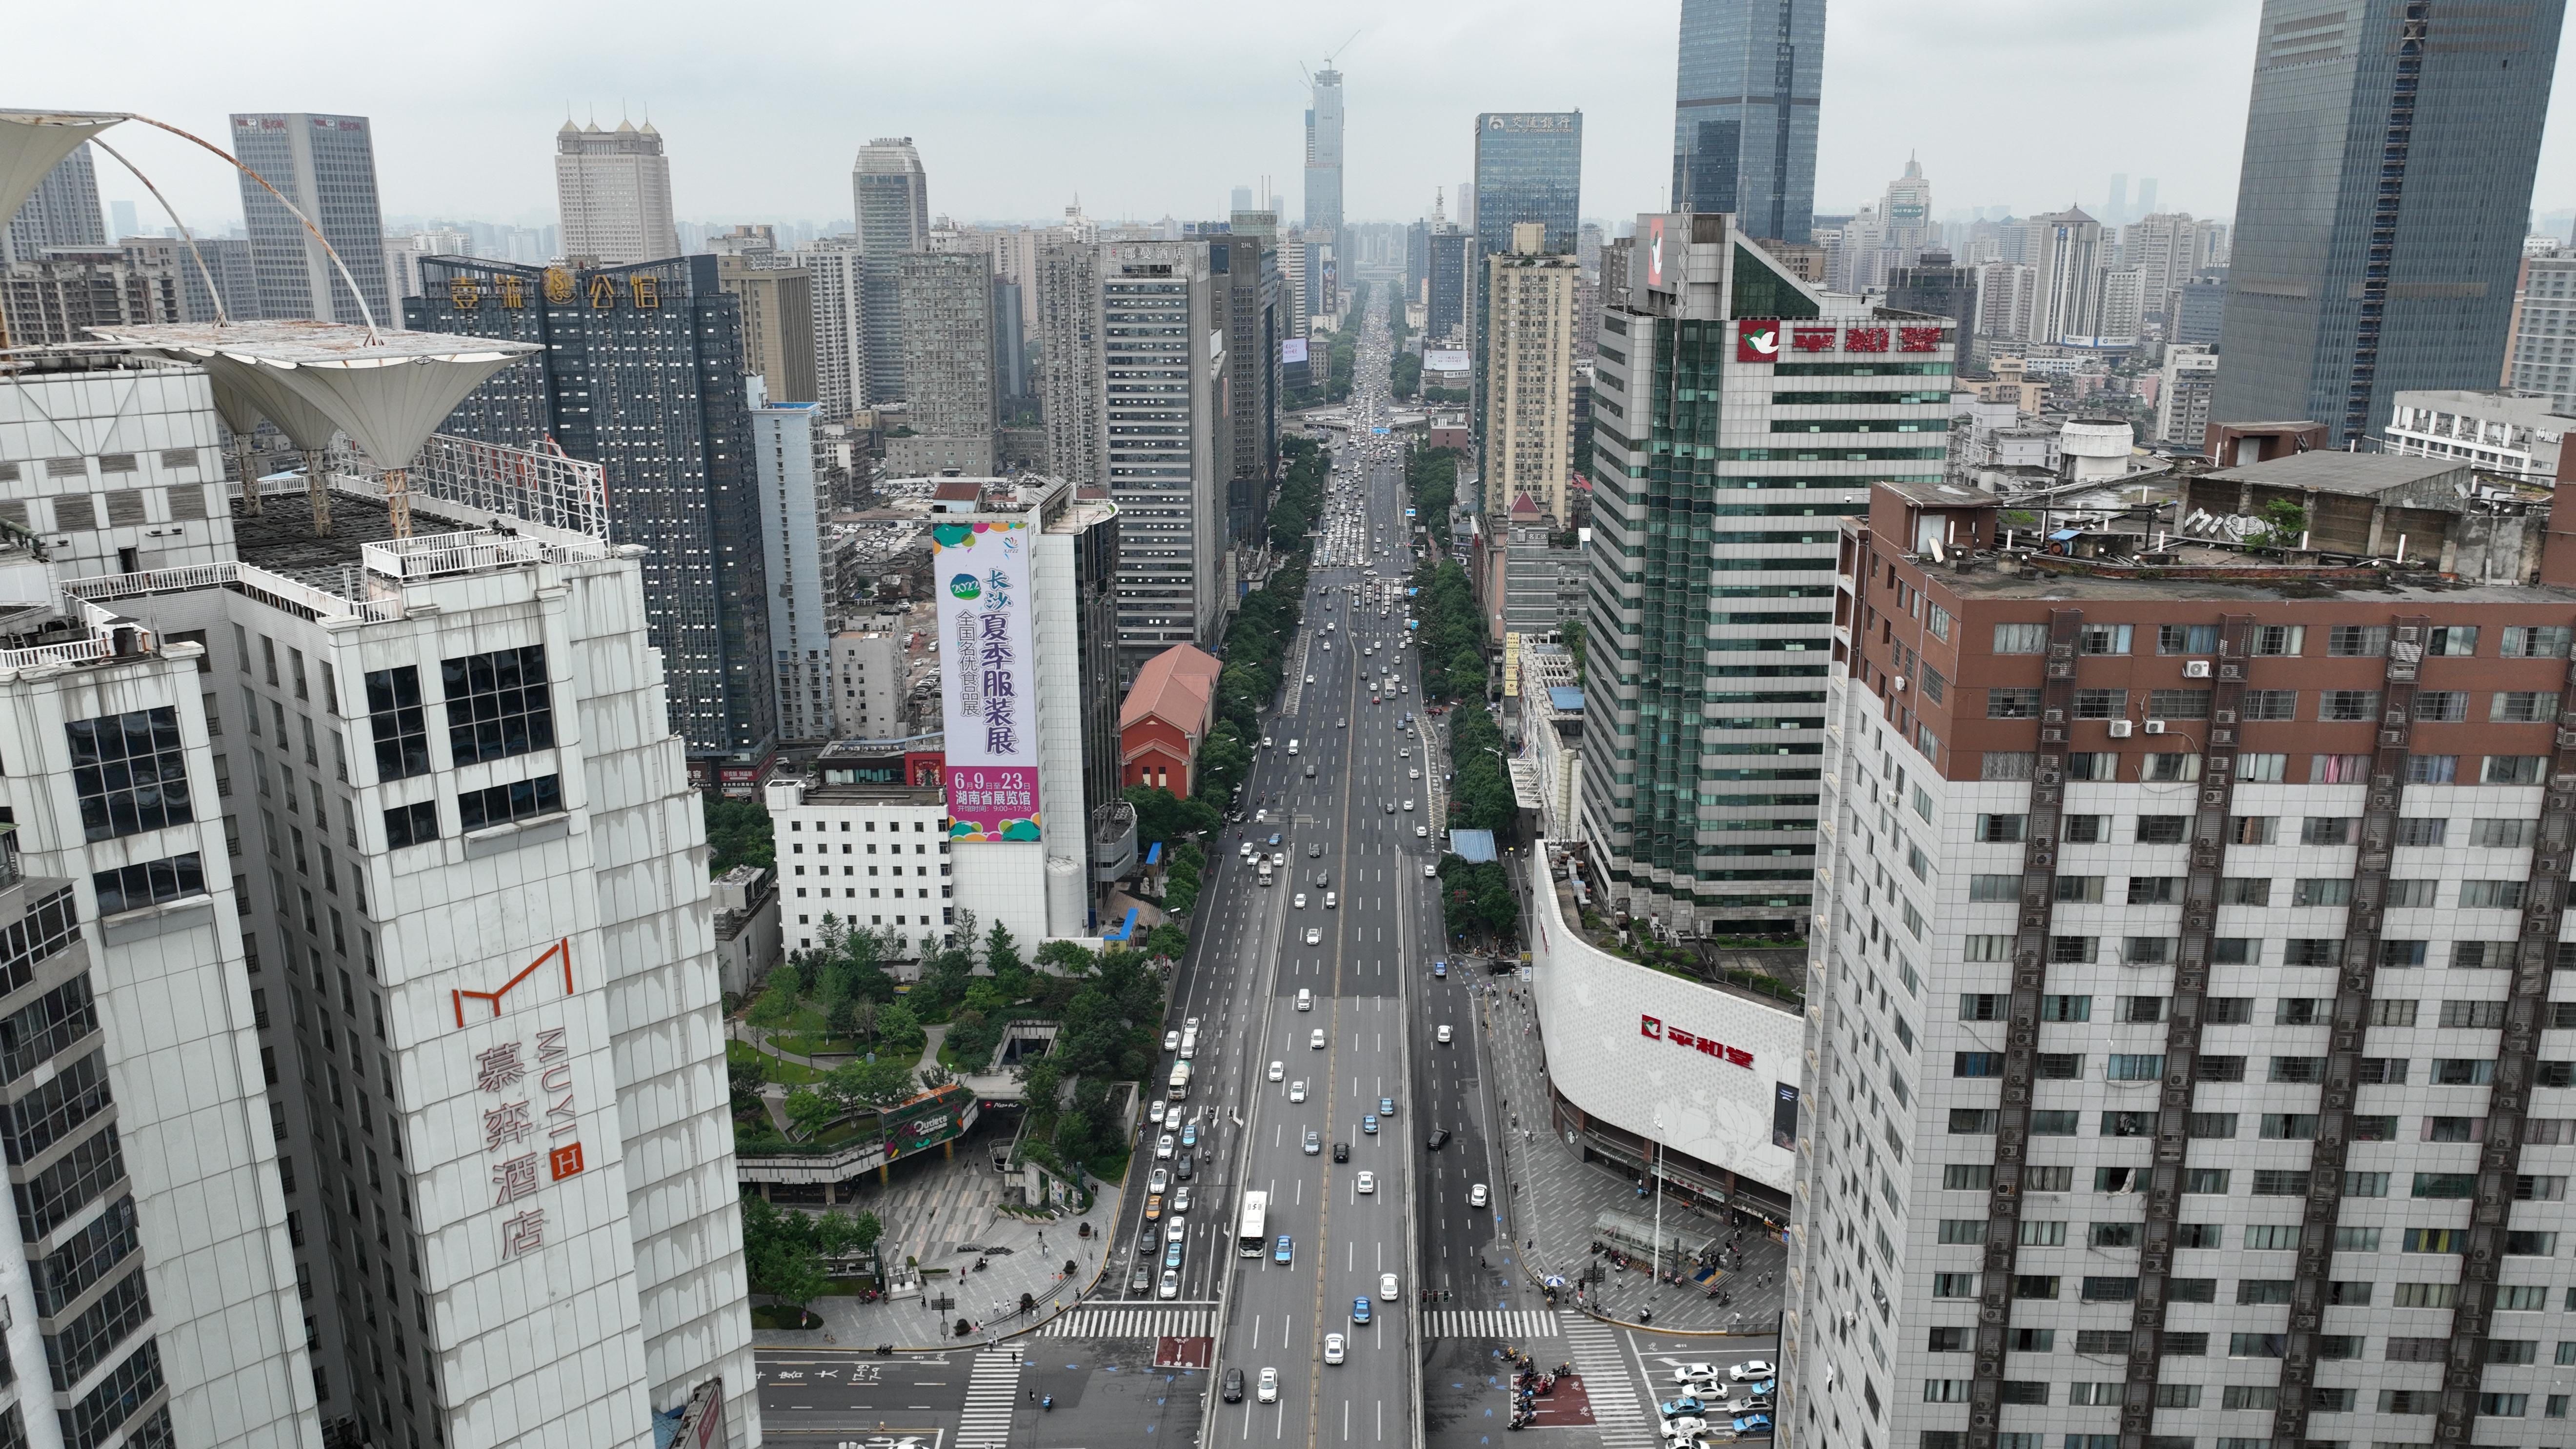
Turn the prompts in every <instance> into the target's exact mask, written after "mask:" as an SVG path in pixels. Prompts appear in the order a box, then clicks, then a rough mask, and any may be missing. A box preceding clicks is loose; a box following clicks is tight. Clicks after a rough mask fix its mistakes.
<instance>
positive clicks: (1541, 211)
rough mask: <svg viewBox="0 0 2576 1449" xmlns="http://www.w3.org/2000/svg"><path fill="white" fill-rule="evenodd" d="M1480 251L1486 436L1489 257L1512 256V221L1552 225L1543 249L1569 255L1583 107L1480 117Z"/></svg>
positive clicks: (1475, 262) (1576, 221)
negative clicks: (1487, 267)
mask: <svg viewBox="0 0 2576 1449" xmlns="http://www.w3.org/2000/svg"><path fill="white" fill-rule="evenodd" d="M1475 189H1476V213H1475V248H1476V250H1475V253H1474V255H1472V256H1470V257H1467V258H1466V259H1465V265H1466V268H1467V273H1468V275H1467V285H1468V286H1470V287H1472V288H1474V289H1475V297H1476V306H1475V319H1474V320H1475V359H1474V361H1475V369H1474V377H1475V379H1476V380H1475V382H1474V384H1473V386H1474V388H1475V414H1476V436H1477V438H1478V439H1479V440H1480V441H1481V440H1482V439H1483V437H1484V422H1485V398H1484V375H1485V347H1486V344H1485V318H1486V309H1487V298H1486V291H1487V285H1486V283H1487V279H1486V275H1485V258H1487V257H1490V256H1496V255H1508V254H1509V253H1510V252H1511V250H1512V227H1513V226H1514V225H1515V224H1517V223H1520V222H1525V221H1534V222H1537V223H1539V224H1540V225H1541V226H1544V227H1545V228H1547V234H1546V237H1545V240H1544V241H1543V243H1542V244H1541V246H1540V247H1539V251H1540V253H1541V254H1543V255H1544V254H1548V253H1554V252H1566V253H1571V252H1572V251H1573V250H1574V242H1575V236H1576V233H1577V232H1578V231H1579V230H1580V229H1581V227H1582V216H1581V212H1582V208H1583V113H1582V112H1581V111H1489V112H1486V113H1485V114H1483V115H1480V116H1478V117H1477V118H1476V183H1475Z"/></svg>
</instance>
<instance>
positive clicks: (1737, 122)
mask: <svg viewBox="0 0 2576 1449" xmlns="http://www.w3.org/2000/svg"><path fill="white" fill-rule="evenodd" d="M1824 76H1825V0H1683V3H1682V19H1681V50H1680V66H1679V84H1678V86H1677V88H1676V94H1675V96H1674V101H1673V194H1672V198H1671V200H1672V205H1673V209H1674V210H1675V211H1697V212H1733V213H1735V214H1736V216H1737V217H1738V218H1739V221H1738V224H1739V225H1741V226H1742V227H1744V228H1745V230H1747V231H1749V232H1751V233H1752V234H1753V235H1755V236H1757V237H1767V238H1769V239H1771V240H1774V241H1789V242H1803V241H1805V240H1807V239H1808V232H1809V229H1810V227H1811V226H1812V224H1813V223H1812V218H1813V216H1814V214H1815V209H1816V114H1817V107H1818V105H1819V103H1820V101H1821V98H1822V95H1823V89H1824Z"/></svg>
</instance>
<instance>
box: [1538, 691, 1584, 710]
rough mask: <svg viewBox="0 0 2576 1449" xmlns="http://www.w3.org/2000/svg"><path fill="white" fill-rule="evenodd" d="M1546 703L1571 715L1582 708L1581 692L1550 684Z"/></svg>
mask: <svg viewBox="0 0 2576 1449" xmlns="http://www.w3.org/2000/svg"><path fill="white" fill-rule="evenodd" d="M1547 702H1548V703H1550V704H1552V705H1555V706H1556V707H1557V708H1558V709H1561V710H1564V711H1566V712H1568V713H1573V712H1575V711H1578V710H1580V709H1582V708H1583V691H1582V690H1579V689H1573V688H1569V687H1568V686H1566V685H1562V684H1551V685H1549V686H1548V687H1547Z"/></svg>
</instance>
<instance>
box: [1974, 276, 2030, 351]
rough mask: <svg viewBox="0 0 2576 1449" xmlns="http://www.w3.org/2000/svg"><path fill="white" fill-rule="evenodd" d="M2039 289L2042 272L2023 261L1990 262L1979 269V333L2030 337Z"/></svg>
mask: <svg viewBox="0 0 2576 1449" xmlns="http://www.w3.org/2000/svg"><path fill="white" fill-rule="evenodd" d="M2038 291H2039V271H2038V269H2037V268H2035V267H2030V266H2026V265H2024V264H2022V263H2020V262H1988V263H1986V264H1985V265H1983V266H1981V267H1979V268H1977V335H1978V336H1980V337H1992V338H1995V339H1997V340H1999V341H2011V342H2022V341H2026V340H2028V338H2029V337H2030V328H2031V320H2030V319H2031V313H2032V312H2033V311H2034V310H2036V308H2037V306H2038V301H2039V297H2038Z"/></svg>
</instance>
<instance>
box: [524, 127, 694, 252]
mask: <svg viewBox="0 0 2576 1449" xmlns="http://www.w3.org/2000/svg"><path fill="white" fill-rule="evenodd" d="M555 206H556V208H557V210H558V211H560V212H561V213H562V216H563V254H564V255H565V256H566V257H570V258H574V259H576V260H586V261H588V262H589V263H590V264H591V265H594V266H604V267H622V266H631V265H633V264H634V263H637V262H658V261H661V260H662V259H663V258H665V257H676V256H678V255H679V254H680V235H679V232H678V230H677V229H676V228H674V227H673V226H672V224H671V161H670V158H669V157H667V156H665V155H663V154H662V133H661V132H659V131H656V130H654V129H653V123H652V122H650V121H647V122H645V123H644V124H643V125H641V126H638V125H636V124H634V123H633V122H631V121H620V122H618V123H617V129H616V130H614V131H604V130H601V129H600V128H599V127H598V126H597V125H595V124H594V125H589V126H575V125H574V124H573V123H572V122H570V121H566V122H564V123H563V129H562V130H560V131H557V132H555Z"/></svg>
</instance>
